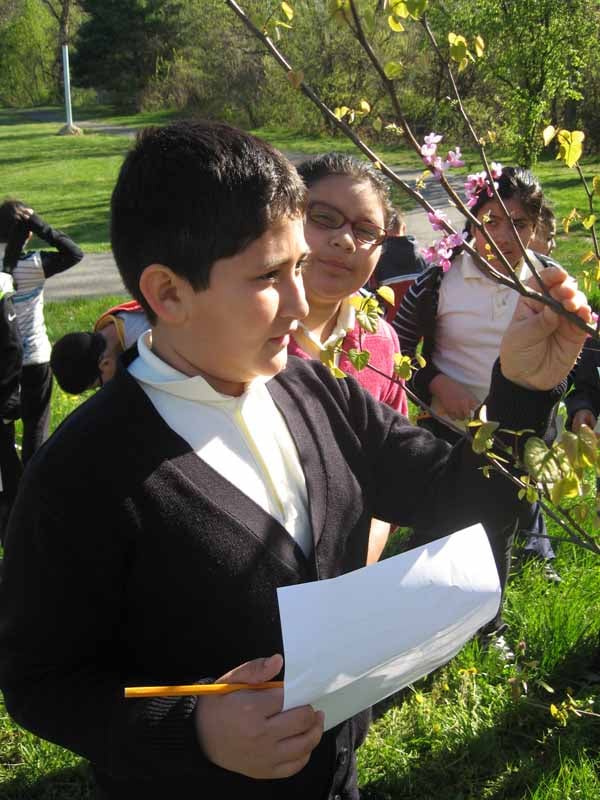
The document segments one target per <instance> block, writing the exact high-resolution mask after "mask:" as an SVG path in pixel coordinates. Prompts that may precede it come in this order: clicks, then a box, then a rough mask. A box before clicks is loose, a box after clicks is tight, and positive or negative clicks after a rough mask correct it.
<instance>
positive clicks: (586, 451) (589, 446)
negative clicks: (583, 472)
mask: <svg viewBox="0 0 600 800" xmlns="http://www.w3.org/2000/svg"><path fill="white" fill-rule="evenodd" d="M577 439H578V442H579V458H580V460H581V464H582V466H584V467H593V466H595V465H596V464H597V463H598V439H597V438H596V434H595V433H594V431H593V430H592V429H591V428H590V427H589V426H588V425H582V426H581V427H580V428H579V430H578V431H577Z"/></svg>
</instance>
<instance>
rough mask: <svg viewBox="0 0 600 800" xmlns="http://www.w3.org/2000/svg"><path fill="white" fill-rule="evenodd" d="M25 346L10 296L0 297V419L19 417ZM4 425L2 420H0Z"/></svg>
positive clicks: (0, 423)
mask: <svg viewBox="0 0 600 800" xmlns="http://www.w3.org/2000/svg"><path fill="white" fill-rule="evenodd" d="M22 364H23V345H22V342H21V334H20V332H19V328H18V325H17V321H16V315H15V311H14V307H13V304H12V299H11V297H10V295H4V296H3V297H0V417H2V419H17V417H18V416H19V398H20V380H21V367H22ZM0 425H2V420H0Z"/></svg>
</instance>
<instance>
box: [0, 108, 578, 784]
mask: <svg viewBox="0 0 600 800" xmlns="http://www.w3.org/2000/svg"><path fill="white" fill-rule="evenodd" d="M304 200H305V193H304V188H303V185H302V183H301V181H300V180H299V178H298V175H297V173H296V172H295V170H294V168H293V167H292V166H291V165H290V164H289V162H287V160H286V159H285V158H284V157H283V156H282V155H281V154H280V153H278V152H277V151H275V150H273V149H272V148H271V147H270V146H269V145H267V144H265V143H264V142H261V141H260V140H258V139H255V138H254V137H252V136H250V135H248V134H245V133H243V132H241V131H237V130H235V129H233V128H230V127H229V126H226V125H222V124H216V123H205V122H186V123H183V122H179V123H175V124H174V125H170V126H167V127H165V128H162V129H148V130H146V131H144V132H142V134H141V135H140V136H139V137H138V140H137V143H136V145H135V147H134V148H133V150H132V151H131V152H130V153H129V155H128V156H127V157H126V159H125V163H124V164H123V167H122V169H121V172H120V175H119V179H118V182H117V186H116V188H115V191H114V193H113V198H112V223H111V238H112V245H113V250H114V253H115V257H116V261H117V264H118V265H119V269H120V271H121V275H122V277H123V279H124V281H125V284H126V286H127V287H128V289H129V290H130V291H131V293H132V294H133V296H134V297H135V298H136V299H137V300H139V302H140V303H141V305H142V306H143V307H144V309H145V310H146V312H147V314H148V318H149V319H150V322H151V325H152V330H151V331H150V332H149V333H148V334H145V335H144V336H143V337H141V338H140V340H139V345H138V348H137V351H136V350H134V349H132V350H129V351H128V352H127V353H126V354H125V356H126V357H125V358H124V359H123V360H122V362H121V368H120V370H119V371H118V373H117V375H116V376H115V377H114V378H113V380H112V381H110V383H109V384H108V385H107V386H106V387H105V388H104V389H103V390H102V392H98V393H96V395H94V397H92V398H91V399H90V400H89V401H88V402H87V403H86V404H84V405H83V406H81V407H80V408H79V409H78V410H77V411H76V412H75V413H74V414H72V415H71V416H70V417H69V418H68V419H67V420H66V421H65V423H64V424H63V425H62V426H61V427H60V428H59V430H58V431H57V432H56V433H55V435H54V436H53V437H52V439H51V440H50V441H49V442H48V444H47V445H46V446H45V447H44V448H43V450H42V451H40V453H39V454H38V455H37V456H36V458H35V459H34V460H33V463H32V464H31V465H30V467H29V469H28V470H27V471H26V474H25V477H24V480H23V482H22V486H21V490H20V494H19V497H18V499H17V502H16V505H15V508H14V511H13V514H12V517H11V522H10V526H9V530H8V536H7V542H6V557H5V569H4V577H3V580H2V582H1V584H0V685H1V686H2V689H3V691H4V694H5V699H6V705H7V708H8V711H9V713H10V714H11V715H12V716H13V717H14V719H16V720H17V721H18V722H19V723H20V724H22V725H24V726H26V727H28V728H29V729H31V730H33V731H35V732H36V733H37V734H38V735H41V736H43V737H45V738H47V739H50V740H52V741H55V742H58V743H60V744H62V745H63V746H65V747H68V748H70V749H72V750H74V751H75V752H77V753H80V754H81V755H83V756H85V757H86V758H88V759H89V760H90V761H91V762H92V765H93V769H94V772H95V775H96V778H97V781H98V784H99V787H100V791H101V793H102V794H101V796H102V797H105V798H110V799H111V800H116V799H117V798H128V799H130V798H138V797H140V798H141V797H143V798H145V800H150V799H152V798H156V799H158V798H164V797H172V798H174V800H188V798H189V799H190V800H191V798H194V800H198V799H199V798H203V797H205V798H214V797H240V798H241V797H243V798H244V800H259V798H260V800H265V799H272V800H307V798H310V799H311V800H313V799H314V800H325V798H332V799H333V798H342V797H344V798H345V800H356V799H357V798H358V787H357V781H356V767H355V760H354V750H355V748H356V747H357V746H358V745H359V744H360V743H361V741H362V740H363V739H364V736H365V735H366V730H367V725H368V714H367V713H365V712H363V713H361V714H359V715H357V716H356V717H354V718H352V719H351V720H347V721H345V722H343V723H341V724H340V725H338V726H336V727H334V728H332V729H330V730H328V731H327V732H325V733H323V716H322V714H321V713H320V712H318V711H315V710H314V709H313V708H311V707H310V706H306V707H302V708H295V709H291V710H289V711H286V712H282V704H283V691H282V690H281V689H277V688H275V689H270V690H266V691H261V692H252V691H239V692H234V693H231V694H228V695H222V696H204V697H202V699H198V697H194V696H186V697H167V698H165V697H161V698H144V699H137V700H124V699H123V687H124V686H126V685H136V684H137V685H144V684H168V683H173V684H188V683H193V682H211V681H214V680H215V679H218V680H219V681H220V682H247V683H258V682H262V681H267V680H271V679H273V678H276V677H277V676H278V675H279V676H281V672H282V667H283V659H282V656H281V653H282V647H283V644H282V637H281V630H280V625H279V618H278V607H277V588H278V587H280V586H286V585H291V584H297V583H301V582H306V581H311V580H318V579H325V578H330V577H335V576H337V575H340V574H342V573H346V572H349V571H350V570H353V569H356V568H358V567H361V566H364V564H365V559H366V554H367V546H368V534H369V525H370V520H371V519H372V517H373V516H376V517H378V518H380V519H383V520H386V521H389V522H396V523H399V524H403V525H414V524H417V525H423V526H425V527H428V528H430V529H435V530H437V531H439V535H440V536H442V535H445V534H447V533H449V532H451V531H452V530H455V529H458V528H461V527H465V526H466V525H468V524H470V523H472V522H475V521H479V520H481V521H483V522H484V524H485V523H486V522H491V523H493V524H492V528H491V529H493V530H503V526H504V534H505V540H504V541H496V542H492V545H493V547H494V550H495V553H496V555H497V558H498V562H499V564H501V562H502V557H501V554H502V551H503V550H506V541H507V540H508V539H509V538H510V532H508V531H506V528H507V527H508V526H510V525H511V523H513V522H514V519H515V517H516V516H518V515H519V514H521V513H524V514H527V513H529V512H530V508H529V506H527V505H526V504H524V503H522V502H520V501H518V500H517V496H516V492H515V490H514V487H513V486H512V484H510V483H509V482H507V481H504V480H500V479H492V480H488V479H486V478H485V477H483V476H482V474H481V469H480V467H481V463H482V462H481V460H480V458H479V457H478V456H476V455H475V454H474V453H473V452H472V450H471V448H470V447H468V446H464V443H461V444H458V445H457V446H456V447H455V448H454V449H453V450H451V449H450V447H449V446H448V445H447V444H446V443H445V442H442V441H438V440H436V439H435V438H434V437H433V436H432V435H431V434H430V433H428V432H427V431H423V430H420V429H417V428H415V427H413V426H411V425H410V424H409V423H408V421H407V420H406V419H405V418H404V417H402V416H400V415H398V414H397V413H396V412H394V411H393V410H392V409H390V408H389V407H387V406H385V405H383V404H379V403H377V402H376V401H375V400H373V399H372V398H371V397H370V396H369V395H368V394H367V393H365V392H364V391H363V390H362V389H361V387H360V386H359V385H358V384H357V383H356V382H355V381H353V380H352V379H350V378H349V379H346V380H341V381H338V380H336V379H334V378H333V377H332V376H331V375H330V374H329V372H328V371H327V370H326V369H325V368H324V367H323V366H322V365H320V364H319V363H318V362H306V361H300V360H298V359H290V363H289V364H288V365H287V366H286V361H287V344H288V342H289V337H290V334H291V332H292V331H293V330H294V329H295V328H296V326H297V324H298V320H299V319H301V318H302V317H303V316H305V315H306V313H307V304H306V300H305V298H304V293H303V287H302V264H303V260H304V257H305V255H306V243H305V241H304V236H303V217H302V215H303V209H304ZM345 228H346V230H345V233H346V235H347V237H349V238H350V237H353V231H352V221H350V220H348V221H347V222H346V223H345ZM356 246H357V245H356ZM544 280H545V282H546V283H547V285H548V287H549V288H550V291H551V292H552V294H553V296H554V297H555V298H557V299H558V300H559V302H563V303H564V305H565V307H567V308H569V309H570V310H573V311H575V312H576V313H578V314H579V315H580V316H581V317H582V318H583V319H584V320H586V321H588V320H589V318H590V315H589V314H590V312H589V308H588V307H587V305H586V303H585V298H583V296H582V295H581V294H580V293H579V292H577V291H576V289H575V287H574V286H573V284H572V282H570V280H569V279H568V277H567V276H566V274H565V273H564V271H562V270H561V269H559V268H556V269H549V270H546V271H545V273H544ZM583 338H584V334H582V333H581V332H580V331H579V329H578V328H575V327H574V326H573V325H571V324H570V323H568V322H567V321H566V320H565V319H563V318H562V317H561V318H557V317H556V315H555V314H553V313H550V312H549V311H548V309H546V308H544V310H543V311H542V310H541V309H540V308H539V307H537V306H536V304H534V303H532V302H531V301H529V300H522V301H521V302H520V304H519V306H518V309H517V313H516V315H515V319H514V322H513V324H512V325H511V326H510V327H509V329H508V330H507V332H506V334H505V337H504V341H503V347H502V351H501V364H502V367H501V368H500V366H499V365H496V368H495V371H494V376H493V380H492V389H491V393H490V397H489V399H488V416H490V418H493V419H498V420H500V421H501V422H502V423H503V424H504V425H505V426H506V427H508V428H533V429H535V430H536V431H537V432H540V431H541V430H542V429H543V427H544V426H545V424H546V421H547V417H548V414H549V412H550V409H551V408H552V405H553V404H554V402H555V400H556V396H557V390H556V389H555V387H556V386H557V384H561V382H562V381H563V379H564V378H565V377H566V375H567V373H568V371H569V369H570V368H571V366H572V364H573V362H574V360H575V358H576V356H577V354H578V352H579V349H580V347H581V344H582V341H583ZM558 391H560V390H558ZM24 586H26V587H27V591H26V592H24V591H23V587H24ZM307 625H310V620H307Z"/></svg>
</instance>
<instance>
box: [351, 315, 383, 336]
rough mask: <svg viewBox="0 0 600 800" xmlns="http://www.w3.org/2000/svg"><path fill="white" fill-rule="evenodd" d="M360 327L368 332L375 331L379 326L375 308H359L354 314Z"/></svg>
mask: <svg viewBox="0 0 600 800" xmlns="http://www.w3.org/2000/svg"><path fill="white" fill-rule="evenodd" d="M356 321H357V322H358V324H359V325H360V327H361V328H362V329H363V330H365V331H368V332H369V333H376V331H377V328H378V327H379V315H378V313H377V311H376V310H371V309H369V310H366V309H361V310H360V311H359V312H358V314H357V315H356Z"/></svg>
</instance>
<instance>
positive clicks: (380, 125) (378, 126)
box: [373, 117, 383, 133]
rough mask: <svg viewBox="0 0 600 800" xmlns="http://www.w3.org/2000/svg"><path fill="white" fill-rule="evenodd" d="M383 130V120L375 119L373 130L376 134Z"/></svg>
mask: <svg viewBox="0 0 600 800" xmlns="http://www.w3.org/2000/svg"><path fill="white" fill-rule="evenodd" d="M382 128H383V120H382V119H381V117H377V119H375V120H373V130H375V131H376V132H377V133H381V129H382Z"/></svg>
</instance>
